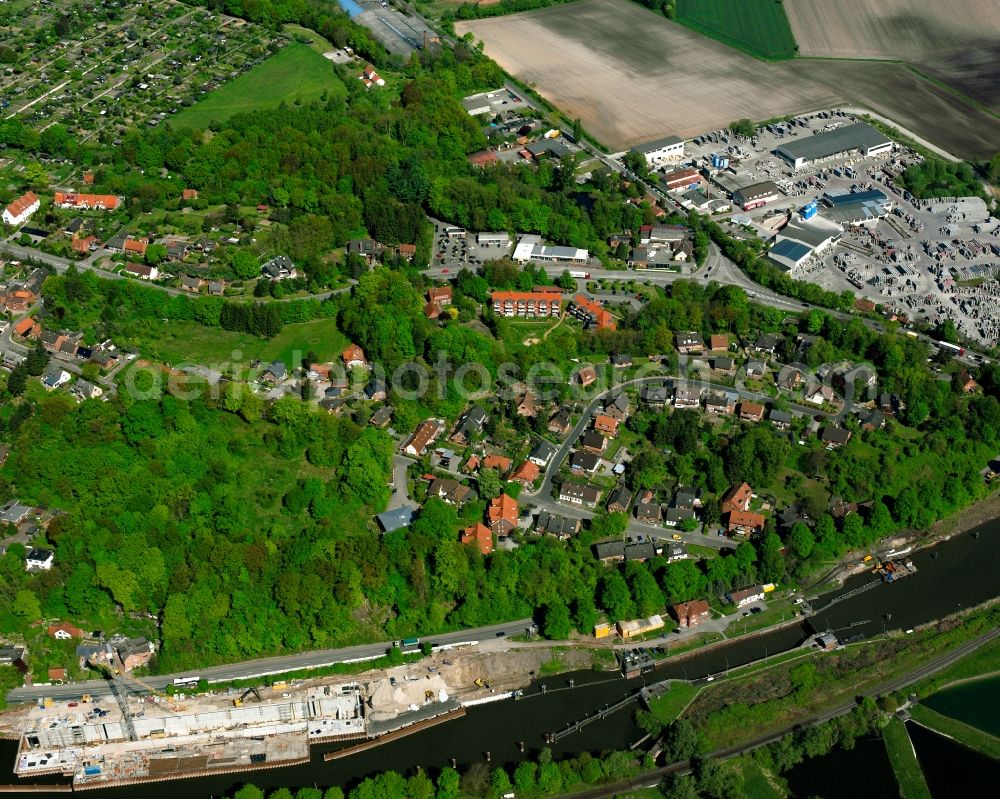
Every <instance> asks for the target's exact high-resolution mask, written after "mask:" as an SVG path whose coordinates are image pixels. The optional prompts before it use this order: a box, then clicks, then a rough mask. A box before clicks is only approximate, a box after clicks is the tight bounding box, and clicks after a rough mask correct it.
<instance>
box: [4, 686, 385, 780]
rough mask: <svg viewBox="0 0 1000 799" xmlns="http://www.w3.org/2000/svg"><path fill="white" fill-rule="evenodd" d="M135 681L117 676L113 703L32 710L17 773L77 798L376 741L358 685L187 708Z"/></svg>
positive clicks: (196, 699)
mask: <svg viewBox="0 0 1000 799" xmlns="http://www.w3.org/2000/svg"><path fill="white" fill-rule="evenodd" d="M132 682H135V683H137V684H138V681H137V680H134V678H129V679H123V678H122V675H116V676H115V679H114V680H113V681H112V682H111V687H112V692H113V694H112V697H101V698H97V697H93V698H92V697H89V696H86V695H85V696H83V697H81V700H80V701H77V702H68V703H62V702H60V703H53V702H52V701H51V700H46V701H44V702H40V703H39V705H38V706H36V707H33V708H31V709H30V710H29V711H28V712H27V714H26V716H25V718H23V720H22V724H23V727H24V733H23V735H22V736H21V744H20V748H19V750H18V755H17V762H16V764H15V767H14V772H15V773H16V774H17V775H18V776H20V777H33V776H38V775H42V774H63V775H65V776H68V777H72V780H73V787H74V788H75V789H77V790H80V789H85V788H98V787H109V786H111V785H128V784H132V783H138V782H149V781H159V780H167V779H177V778H180V777H188V776H203V775H205V774H211V773H226V772H234V771H243V770H252V769H255V768H271V767H274V766H281V765H292V764H295V763H302V762H306V761H308V759H309V747H310V745H311V744H313V743H320V742H327V741H339V740H350V739H354V738H364V737H366V736H367V734H368V727H367V719H366V717H365V713H364V708H363V706H362V695H361V688H360V686H359V685H358V684H357V683H347V684H342V685H321V686H312V687H310V688H308V689H307V690H304V691H296V692H295V695H294V696H293V695H292V694H291V693H289V692H287V691H286V692H283V693H280V694H279V693H278V691H279V690H280V686H279V688H272V689H260V690H258V689H257V688H249V689H247V690H246V691H244V692H243V693H242V694H240V693H239V692H237V691H235V690H232V691H223V692H217V693H205V694H201V695H198V696H193V697H189V698H183V699H182V698H181V695H178V697H175V698H172V697H168V696H165V695H162V694H158V693H155V692H152V691H150V690H148V689H147V690H142V689H141V688H133V686H132V684H131V683H132ZM140 685H141V684H140ZM262 694H268V695H267V696H262Z"/></svg>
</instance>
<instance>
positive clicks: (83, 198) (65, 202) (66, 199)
mask: <svg viewBox="0 0 1000 799" xmlns="http://www.w3.org/2000/svg"><path fill="white" fill-rule="evenodd" d="M52 202H53V204H55V205H57V206H59V207H60V208H76V209H77V210H80V211H96V210H100V211H114V210H115V209H116V208H117V207H118V206H119V205H121V200H120V199H119V198H118V197H115V196H114V195H113V194H77V193H76V192H75V191H57V192H56V194H55V198H54V199H53V201H52Z"/></svg>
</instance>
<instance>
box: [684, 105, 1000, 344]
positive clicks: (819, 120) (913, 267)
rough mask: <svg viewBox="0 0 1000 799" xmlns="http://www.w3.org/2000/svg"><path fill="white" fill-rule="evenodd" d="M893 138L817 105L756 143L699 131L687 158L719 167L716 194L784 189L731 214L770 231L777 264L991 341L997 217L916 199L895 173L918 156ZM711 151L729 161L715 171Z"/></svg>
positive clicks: (966, 206)
mask: <svg viewBox="0 0 1000 799" xmlns="http://www.w3.org/2000/svg"><path fill="white" fill-rule="evenodd" d="M815 134H820V135H815ZM887 142H888V140H886V139H885V137H884V136H882V135H881V134H879V133H878V132H877V131H876V130H874V129H873V128H870V127H869V126H867V125H864V124H862V125H859V124H858V123H857V121H856V119H855V118H854V117H852V116H851V115H849V114H846V113H844V112H839V111H834V112H820V113H818V114H814V115H809V116H803V117H798V118H795V119H793V120H792V121H791V122H790V123H779V124H775V125H770V126H768V127H767V128H764V129H762V130H761V131H760V132H759V133H758V135H757V136H756V137H755V138H754V139H753V140H747V139H744V138H743V137H740V136H737V135H735V134H733V133H731V132H729V131H725V130H719V131H715V132H713V133H709V134H706V135H702V136H696V137H695V138H694V139H693V140H691V141H689V142H688V143H687V146H686V152H685V161H684V163H685V164H689V163H690V164H693V165H695V166H697V167H698V168H700V169H702V170H704V171H706V172H708V173H710V174H711V180H710V182H709V183H708V186H707V187H706V189H705V193H706V194H707V195H708V197H710V198H714V197H723V196H727V195H729V194H732V195H733V196H734V197H735V198H739V197H742V196H743V195H744V194H748V193H751V192H752V190H753V189H754V188H755V187H758V186H763V185H767V184H768V183H773V184H774V185H775V186H776V187H777V188H778V190H779V194H778V195H776V196H775V195H769V198H770V199H768V201H767V202H765V203H764V204H762V205H759V206H758V207H755V208H750V209H749V210H746V209H737V210H735V211H733V212H732V213H730V214H728V217H729V218H730V219H731V220H732V222H733V223H734V225H736V226H739V225H748V226H749V227H751V228H752V229H754V231H755V232H756V233H757V234H758V235H759V236H761V238H763V239H765V240H769V239H773V241H772V243H773V244H774V249H773V253H774V257H773V260H775V262H776V264H778V265H779V266H780V267H782V268H784V269H788V270H789V271H790V272H791V275H792V277H795V278H798V279H803V280H808V281H811V282H814V283H818V284H819V285H821V286H823V287H825V288H828V289H831V290H834V291H842V290H845V289H847V290H850V291H853V292H854V293H855V294H857V295H859V296H860V297H863V298H866V299H868V300H870V301H872V302H873V303H875V304H877V305H880V306H883V307H884V308H885V309H886V310H889V311H893V312H895V313H897V314H899V315H901V316H905V317H906V318H908V319H910V320H913V321H921V322H928V323H930V324H935V323H937V322H939V321H941V320H943V319H946V318H950V319H952V320H953V321H954V322H955V325H956V327H957V328H958V330H959V331H960V332H961V334H962V335H964V336H967V337H968V338H970V339H974V340H980V341H983V342H986V343H993V342H995V341H996V340H997V338H998V336H1000V307H998V303H997V297H998V296H1000V290H998V288H1000V284H998V282H997V280H996V279H995V278H996V277H997V276H998V275H1000V220H997V219H995V218H992V217H990V215H989V213H988V210H987V207H986V204H985V203H984V202H983V201H982V200H981V199H979V198H975V197H968V198H957V199H955V198H953V199H946V200H915V199H914V198H912V197H911V196H910V195H909V194H908V193H906V192H904V191H902V190H900V189H899V188H898V187H897V185H896V182H895V179H896V176H897V175H898V174H899V172H901V171H902V170H903V169H904V168H905V167H906V166H908V165H910V164H912V163H915V162H916V161H918V160H919V158H920V157H919V156H918V155H916V154H915V153H913V152H911V151H910V150H908V149H906V148H903V147H900V146H899V145H893V146H890V145H888V143H887ZM855 145H856V146H857V149H855ZM864 153H868V155H867V157H866V156H865V155H864ZM713 155H715V156H716V163H717V164H718V163H722V164H726V162H725V161H723V160H721V159H728V164H726V165H725V167H724V168H721V169H720V168H714V167H713V166H712V156H713ZM670 168H676V166H675V167H670ZM744 187H749V188H744ZM681 194H682V192H674V196H679V195H681Z"/></svg>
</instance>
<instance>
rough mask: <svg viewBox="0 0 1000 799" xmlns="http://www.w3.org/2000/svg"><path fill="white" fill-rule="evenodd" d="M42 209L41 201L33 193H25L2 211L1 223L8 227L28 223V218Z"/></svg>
mask: <svg viewBox="0 0 1000 799" xmlns="http://www.w3.org/2000/svg"><path fill="white" fill-rule="evenodd" d="M41 207H42V203H41V200H39V199H38V195H37V194H35V193H34V192H33V191H29V192H26V193H25V194H22V195H21V196H20V197H18V198H17V199H16V200H14V201H13V202H12V203H11V204H10V205H8V206H7V207H6V208H4V209H3V214H2V215H0V216H2V217H3V221H4V223H5V224H8V225H14V226H17V225H20V224H22V223H24V222H27V221H28V217H29V216H31V215H32V214H33V213H35V211H37V210H38V209H39V208H41Z"/></svg>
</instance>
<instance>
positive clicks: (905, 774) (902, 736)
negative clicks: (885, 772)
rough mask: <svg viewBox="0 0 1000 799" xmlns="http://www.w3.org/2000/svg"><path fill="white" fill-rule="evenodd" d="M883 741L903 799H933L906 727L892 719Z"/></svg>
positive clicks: (886, 728) (883, 734)
mask: <svg viewBox="0 0 1000 799" xmlns="http://www.w3.org/2000/svg"><path fill="white" fill-rule="evenodd" d="M882 740H883V741H884V742H885V751H886V754H888V755H889V762H890V763H891V764H892V772H893V774H895V775H896V782H897V783H898V784H899V792H900V793H901V794H902V796H903V799H931V791H930V788H928V787H927V781H926V780H925V779H924V772H923V770H921V768H920V762H919V761H918V760H917V755H916V753H915V752H914V751H913V744H911V743H910V735H909V733H907V731H906V725H905V724H904V723H903V722H902V721H900V720H899V719H897V718H893V719H890V721H889V723H888V724H887V725H886V726H885V729H883V730H882Z"/></svg>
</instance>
